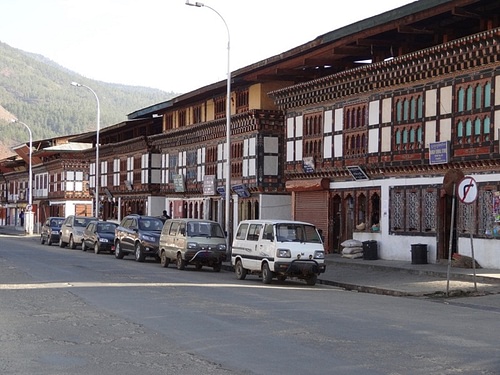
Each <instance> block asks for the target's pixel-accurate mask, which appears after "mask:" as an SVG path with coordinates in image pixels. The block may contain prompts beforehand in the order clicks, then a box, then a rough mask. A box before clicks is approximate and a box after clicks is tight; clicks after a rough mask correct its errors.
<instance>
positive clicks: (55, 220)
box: [40, 216, 64, 246]
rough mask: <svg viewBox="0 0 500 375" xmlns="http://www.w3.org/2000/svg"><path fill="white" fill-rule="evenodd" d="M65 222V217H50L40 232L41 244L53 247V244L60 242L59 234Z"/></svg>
mask: <svg viewBox="0 0 500 375" xmlns="http://www.w3.org/2000/svg"><path fill="white" fill-rule="evenodd" d="M63 221H64V217H55V216H51V217H48V218H47V220H45V222H44V223H43V225H42V229H41V230H40V243H41V244H42V245H43V244H45V243H47V245H49V246H50V245H52V244H53V243H58V242H59V233H60V231H61V225H62V223H63Z"/></svg>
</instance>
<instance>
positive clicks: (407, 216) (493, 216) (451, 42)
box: [0, 0, 500, 268]
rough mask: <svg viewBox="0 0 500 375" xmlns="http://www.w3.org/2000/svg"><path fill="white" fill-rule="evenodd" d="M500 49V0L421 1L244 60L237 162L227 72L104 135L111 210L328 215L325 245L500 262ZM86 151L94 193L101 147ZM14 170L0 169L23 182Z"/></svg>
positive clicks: (237, 93) (234, 107)
mask: <svg viewBox="0 0 500 375" xmlns="http://www.w3.org/2000/svg"><path fill="white" fill-rule="evenodd" d="M499 42H500V3H499V2H498V1H495V0H480V1H477V0H421V1H415V2H413V3H410V4H408V5H405V6H403V7H400V8H396V9H393V10H391V11H389V12H385V13H382V14H380V15H376V16H374V17H371V18H369V19H366V20H362V21H359V22H356V23H354V24H351V25H348V26H345V27H342V28H340V29H337V30H334V31H332V32H329V33H326V34H324V35H321V36H319V37H317V38H316V39H314V40H312V41H310V42H308V43H305V44H303V45H300V46H297V47H296V48H293V49H292V50H289V51H285V52H283V53H280V54H279V55H276V56H271V57H269V58H267V59H265V60H263V61H259V62H256V63H255V64H252V65H249V66H246V67H243V68H241V69H238V70H236V71H234V72H232V73H231V82H232V84H231V87H232V92H231V98H230V100H231V102H230V109H231V121H230V127H231V145H230V146H231V147H230V154H229V155H225V151H224V150H225V142H226V119H225V108H226V81H222V82H216V83H214V84H211V85H208V86H205V87H201V88H199V89H197V90H195V91H192V92H189V93H186V94H184V95H181V96H179V97H177V98H174V99H172V100H169V101H167V102H164V103H158V104H156V105H152V106H150V107H147V108H143V109H139V110H137V111H135V112H133V113H131V114H129V115H128V120H127V121H125V122H123V123H120V124H116V125H113V126H111V127H107V128H104V129H102V130H101V133H100V154H101V159H100V165H99V171H100V173H99V176H98V178H99V179H100V180H99V182H100V183H99V186H100V191H99V197H100V199H101V203H102V211H101V215H102V217H103V218H106V219H109V218H113V219H119V218H121V217H123V216H124V215H125V214H126V213H129V212H143V213H146V214H150V215H160V214H161V212H162V210H164V209H167V211H169V213H170V214H171V215H172V216H174V217H202V218H210V219H213V220H217V221H219V222H221V223H223V222H226V220H229V222H230V223H231V224H232V225H231V226H232V228H233V229H234V228H235V227H236V225H237V224H238V222H239V221H240V220H242V219H247V218H272V217H274V218H276V217H280V218H293V219H298V220H305V221H309V222H312V223H314V224H316V225H317V226H318V228H320V229H321V230H322V232H323V235H324V236H325V248H326V250H327V252H339V251H340V250H341V246H340V244H341V243H342V242H343V241H344V240H346V239H350V238H356V239H359V240H361V241H368V240H375V241H377V246H378V256H379V257H381V258H384V259H398V260H409V259H410V257H411V251H410V250H411V247H412V245H414V244H419V245H425V246H426V248H427V249H428V260H429V262H438V261H440V260H443V259H447V258H448V257H449V255H450V251H451V252H459V253H461V254H466V255H469V254H470V252H471V249H470V242H471V239H473V241H474V243H475V248H476V254H475V256H476V259H477V260H478V262H479V263H480V264H481V265H482V266H484V267H492V268H500V256H498V254H497V253H496V248H497V247H498V246H497V241H498V239H499V238H500V173H499V172H498V170H499V164H500V153H499V145H498V143H499V131H498V130H499V128H500V94H499V90H498V89H497V88H498V86H499V84H500V64H499V56H500V43H499ZM95 140H96V134H95V133H86V134H82V135H79V136H76V137H74V138H73V141H74V142H85V143H91V144H94V146H95ZM51 155H53V156H52V158H53V159H57V158H60V157H62V156H63V155H62V154H61V155H57V154H51ZM79 155H80V157H81V162H82V163H84V164H85V163H86V165H87V167H88V169H87V170H86V171H85V170H84V169H83V168H84V165H83V164H82V169H81V170H82V171H83V181H88V190H89V192H91V191H92V189H93V188H95V185H96V184H95V178H96V173H95V170H96V168H95V148H90V149H86V150H83V151H81V152H80V154H79ZM228 158H229V159H230V168H229V170H226V162H227V160H228ZM44 162H45V161H44ZM47 162H49V160H47ZM53 162H55V161H53ZM16 163H19V160H5V161H2V162H0V166H1V165H2V164H3V165H4V167H5V168H7V169H3V170H8V171H9V173H10V175H9V176H8V177H9V179H11V180H17V182H16V183H18V184H22V183H24V184H26V182H22V180H23V178H24V180H25V177H23V175H22V173H18V172H20V170H19V166H18V165H17V164H16ZM9 168H11V169H9ZM58 168H59V169H57V168H56V169H57V170H58V171H59V172H56V171H55V169H54V168H52V169H51V170H53V171H54V172H53V173H59V174H60V175H61V173H62V172H63V171H69V172H71V171H77V170H80V169H79V167H78V166H69V165H66V167H63V166H62V164H61V165H59V167H58ZM61 168H62V169H61ZM51 173H52V172H49V176H48V181H56V180H53V179H54V178H56V177H52V174H51ZM229 173H230V175H231V189H232V191H231V197H232V199H231V202H225V199H224V196H225V194H224V188H225V179H226V176H228V174H229ZM450 175H453V176H469V177H470V178H472V179H473V180H474V181H475V183H474V184H472V185H473V188H472V190H470V188H467V193H468V192H469V191H472V192H474V195H477V197H475V198H476V199H474V201H473V202H470V203H469V202H467V203H464V202H462V201H461V200H460V198H463V196H462V197H460V194H458V193H456V190H455V189H453V188H452V189H450V188H449V183H447V184H445V181H444V180H445V177H447V176H450ZM3 176H4V182H2V180H0V184H2V183H3V186H7V184H9V183H11V182H9V181H11V180H5V178H6V176H7V174H5V173H4V174H3ZM61 176H64V179H66V180H67V179H68V178H69V177H71V174H70V175H68V174H67V173H66V172H65V174H64V175H61ZM73 176H76V174H75V175H73ZM62 178H63V177H61V179H62ZM56 179H57V178H56ZM472 179H471V180H469V181H472ZM57 181H59V180H57ZM61 181H62V180H61ZM453 182H454V183H455V184H456V185H458V184H459V183H460V181H459V180H458V179H457V181H453ZM17 186H21V185H17ZM22 186H24V185H22ZM5 189H6V188H4V190H5ZM54 193H55V192H54ZM50 194H51V193H50V191H49V196H50ZM462 194H463V192H462ZM89 197H90V196H89ZM469 197H470V195H469ZM462 200H463V199H462ZM49 201H50V200H49ZM227 203H229V204H231V208H230V215H231V217H229V218H226V217H224V216H225V205H226V204H227ZM453 212H455V213H456V214H455V215H452V213H453ZM452 222H453V224H452ZM453 228H456V229H453ZM452 229H453V230H452Z"/></svg>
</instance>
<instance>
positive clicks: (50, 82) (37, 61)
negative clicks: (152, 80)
mask: <svg viewBox="0 0 500 375" xmlns="http://www.w3.org/2000/svg"><path fill="white" fill-rule="evenodd" d="M132 74H133V72H132ZM73 81H76V82H79V83H81V84H84V85H86V86H89V87H91V88H92V90H94V91H95V92H96V94H97V96H98V98H99V103H100V111H101V127H106V126H109V125H114V124H116V123H119V122H121V121H124V120H126V117H127V114H129V113H131V112H134V111H136V110H138V109H140V108H144V107H147V106H149V105H152V104H156V103H160V102H163V101H166V100H169V99H170V98H172V97H175V96H177V95H178V94H176V93H173V92H164V91H161V90H156V89H151V88H146V87H138V86H127V85H120V84H113V83H106V82H100V81H94V80H90V79H87V78H85V77H83V76H81V75H79V74H78V73H75V72H72V71H70V70H68V69H66V68H64V67H62V66H60V65H58V64H57V63H55V62H53V61H51V60H49V59H47V58H45V57H43V56H40V55H35V54H32V53H28V52H24V51H21V50H18V49H15V48H12V47H10V46H8V45H7V44H5V43H2V42H0V134H1V136H0V158H5V157H7V156H9V155H12V154H13V152H12V151H11V150H10V147H12V146H13V145H16V144H19V143H23V142H26V141H27V140H28V135H27V134H26V128H25V127H24V126H13V125H11V121H12V120H13V119H14V118H18V119H19V120H20V121H22V122H24V123H26V124H27V125H28V126H29V127H30V129H31V131H32V133H33V140H37V139H44V138H50V137H54V136H60V135H69V134H78V133H82V132H86V131H90V130H94V129H95V126H96V111H97V106H96V100H95V97H94V96H93V94H92V93H91V92H90V91H89V90H87V89H85V88H77V87H74V86H71V82H73Z"/></svg>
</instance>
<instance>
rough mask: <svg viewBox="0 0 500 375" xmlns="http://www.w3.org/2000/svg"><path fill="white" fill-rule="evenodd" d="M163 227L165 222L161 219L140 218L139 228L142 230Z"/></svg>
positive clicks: (159, 229) (153, 229) (157, 229)
mask: <svg viewBox="0 0 500 375" xmlns="http://www.w3.org/2000/svg"><path fill="white" fill-rule="evenodd" d="M162 228H163V222H162V221H161V220H160V219H157V218H150V219H141V220H139V229H141V230H151V231H161V230H162Z"/></svg>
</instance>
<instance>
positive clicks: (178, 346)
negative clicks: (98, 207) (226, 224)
mask: <svg viewBox="0 0 500 375" xmlns="http://www.w3.org/2000/svg"><path fill="white" fill-rule="evenodd" d="M499 298H500V296H499V295H489V296H484V297H474V298H455V299H446V300H443V299H437V300H436V299H422V298H396V297H391V296H383V295H375V294H366V293H353V292H349V291H345V290H343V289H341V288H335V287H331V286H326V285H316V286H315V287H308V286H306V285H305V284H304V283H301V282H294V281H287V282H282V283H280V282H275V283H273V284H271V285H263V284H262V282H261V281H260V280H259V279H258V278H249V279H248V280H244V281H238V280H236V279H235V277H234V275H233V274H232V273H229V272H224V271H223V272H220V273H214V272H212V271H211V270H207V271H202V272H197V271H194V270H187V271H184V272H181V271H177V270H176V269H174V268H173V267H170V268H168V269H166V270H165V269H163V268H161V267H160V266H159V264H157V263H153V262H146V263H143V264H138V263H136V262H135V261H133V260H132V257H128V258H126V259H125V260H121V261H119V260H116V259H114V257H112V256H110V255H95V254H93V253H83V252H81V251H79V250H69V249H60V248H58V247H56V246H52V247H48V246H42V245H39V244H38V243H37V241H35V240H34V239H32V238H7V237H2V238H0V301H1V303H0V317H1V318H0V357H1V360H0V372H1V373H2V374H16V375H26V374H35V373H36V374H51V375H52V374H97V373H99V374H104V375H107V374H146V375H149V374H164V373H168V374H200V373H205V374H228V373H231V374H270V373H272V374H304V373H307V374H325V373H335V374H389V373H391V374H430V373H432V374H456V373H463V374H498V373H499V372H500V360H499V358H500V351H499V349H498V345H497V343H498V338H497V334H498V318H499V316H500V299H499Z"/></svg>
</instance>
